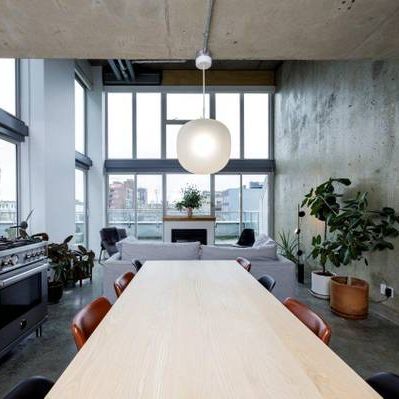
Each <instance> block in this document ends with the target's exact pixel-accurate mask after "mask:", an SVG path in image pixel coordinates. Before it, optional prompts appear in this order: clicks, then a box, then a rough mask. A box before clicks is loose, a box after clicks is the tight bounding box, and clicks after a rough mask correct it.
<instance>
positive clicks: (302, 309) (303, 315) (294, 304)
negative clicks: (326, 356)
mask: <svg viewBox="0 0 399 399" xmlns="http://www.w3.org/2000/svg"><path fill="white" fill-rule="evenodd" d="M283 304H284V305H285V306H286V307H287V308H288V309H289V310H290V311H291V312H292V313H293V314H294V315H295V316H296V317H297V318H298V319H299V320H301V321H302V323H303V324H305V325H306V326H307V327H308V328H309V329H310V330H311V331H313V332H314V333H315V334H316V335H317V336H318V337H319V338H320V339H321V340H322V341H323V342H324V343H325V344H326V345H328V343H329V342H330V338H331V327H330V326H329V325H328V324H327V323H326V322H325V321H324V320H323V319H322V318H321V317H320V316H319V315H318V314H316V313H315V312H313V310H311V309H310V308H309V307H308V306H306V305H305V304H304V303H302V302H300V301H298V300H296V299H293V298H287V299H285V300H284V302H283Z"/></svg>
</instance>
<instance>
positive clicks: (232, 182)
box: [215, 175, 240, 244]
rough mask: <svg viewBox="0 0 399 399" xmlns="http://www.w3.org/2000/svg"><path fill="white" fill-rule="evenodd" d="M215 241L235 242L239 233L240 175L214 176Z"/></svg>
mask: <svg viewBox="0 0 399 399" xmlns="http://www.w3.org/2000/svg"><path fill="white" fill-rule="evenodd" d="M215 216H216V229H215V242H216V243H218V244H222V243H228V244H233V243H236V242H237V240H238V237H239V235H240V176H239V175H216V176H215Z"/></svg>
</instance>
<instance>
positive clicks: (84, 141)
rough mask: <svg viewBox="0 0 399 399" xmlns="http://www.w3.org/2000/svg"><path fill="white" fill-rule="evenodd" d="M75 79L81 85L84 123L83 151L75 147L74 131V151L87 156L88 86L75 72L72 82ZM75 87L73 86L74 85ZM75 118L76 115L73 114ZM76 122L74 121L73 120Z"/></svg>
mask: <svg viewBox="0 0 399 399" xmlns="http://www.w3.org/2000/svg"><path fill="white" fill-rule="evenodd" d="M75 81H76V82H77V83H78V84H79V85H80V86H81V87H82V89H83V93H84V97H83V105H84V110H83V118H84V121H83V122H84V123H83V129H84V130H83V135H84V139H83V145H84V151H83V152H80V151H78V150H77V149H76V132H75V152H77V153H79V154H82V155H85V156H87V141H88V140H87V90H88V89H89V87H88V86H87V85H86V84H85V82H84V81H83V80H82V79H81V78H80V76H79V74H78V73H76V72H75V77H74V83H75ZM74 89H75V86H74ZM75 118H76V115H75ZM74 122H75V121H74ZM75 123H76V122H75Z"/></svg>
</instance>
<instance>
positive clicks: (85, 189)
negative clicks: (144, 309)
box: [75, 164, 89, 248]
mask: <svg viewBox="0 0 399 399" xmlns="http://www.w3.org/2000/svg"><path fill="white" fill-rule="evenodd" d="M76 170H79V171H81V172H82V173H83V184H84V187H83V195H84V213H85V216H84V221H85V231H84V237H85V239H84V242H83V245H84V246H85V247H86V248H87V247H88V243H89V207H88V175H89V171H88V169H86V168H84V167H81V166H79V165H76V164H75V174H76ZM75 179H76V177H75ZM75 200H76V193H75ZM75 216H76V212H75ZM75 224H76V222H75ZM75 234H76V231H75Z"/></svg>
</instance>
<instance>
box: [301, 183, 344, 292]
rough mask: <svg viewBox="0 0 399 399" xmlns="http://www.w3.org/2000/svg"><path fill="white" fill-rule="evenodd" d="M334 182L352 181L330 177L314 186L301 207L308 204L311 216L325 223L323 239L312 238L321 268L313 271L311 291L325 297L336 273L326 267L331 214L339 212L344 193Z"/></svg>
mask: <svg viewBox="0 0 399 399" xmlns="http://www.w3.org/2000/svg"><path fill="white" fill-rule="evenodd" d="M334 183H339V184H342V185H344V186H349V185H350V184H351V181H350V180H349V179H346V178H339V179H334V178H330V179H329V180H327V181H326V182H324V183H322V184H320V185H319V186H317V187H316V188H312V189H311V190H310V192H309V193H307V194H306V195H305V199H304V200H303V201H302V204H301V207H304V206H307V207H308V208H309V209H310V215H311V216H314V217H315V218H316V219H318V220H320V221H321V222H323V223H324V234H323V239H322V237H321V235H320V234H318V235H317V236H315V237H313V238H312V247H313V250H312V252H311V256H312V257H313V259H317V258H318V259H319V263H320V266H321V269H317V270H313V271H312V273H311V293H312V294H313V295H314V296H316V297H318V298H323V299H328V298H329V296H330V279H331V277H332V276H333V275H334V274H333V273H331V272H330V271H329V270H327V268H326V263H327V260H328V255H329V254H328V251H327V250H326V245H327V243H328V240H327V236H328V222H329V220H330V218H331V216H332V215H334V214H335V212H338V210H339V203H338V198H340V197H342V194H339V193H337V192H336V191H335V187H334Z"/></svg>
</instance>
